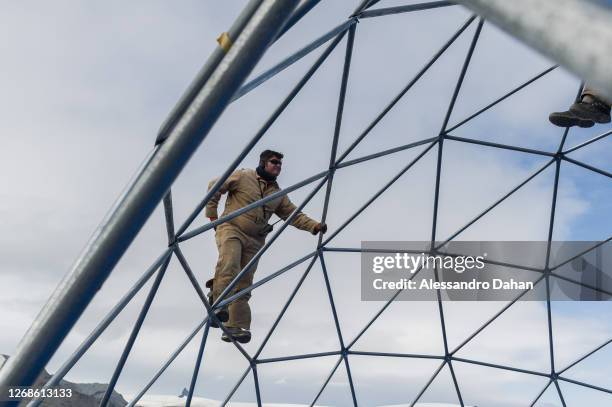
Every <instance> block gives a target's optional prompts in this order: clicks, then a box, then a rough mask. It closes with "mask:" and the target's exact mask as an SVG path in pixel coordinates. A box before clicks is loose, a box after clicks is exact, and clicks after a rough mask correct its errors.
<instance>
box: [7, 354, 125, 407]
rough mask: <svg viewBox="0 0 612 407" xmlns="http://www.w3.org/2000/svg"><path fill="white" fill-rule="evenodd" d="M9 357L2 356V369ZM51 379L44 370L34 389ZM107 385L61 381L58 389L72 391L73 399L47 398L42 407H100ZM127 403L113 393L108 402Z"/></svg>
mask: <svg viewBox="0 0 612 407" xmlns="http://www.w3.org/2000/svg"><path fill="white" fill-rule="evenodd" d="M8 358H9V357H8V356H7V355H0V369H2V366H4V364H5V363H6V361H7V360H8ZM50 378H51V375H50V374H49V373H48V372H47V371H46V370H44V371H43V372H42V373H41V374H40V376H39V377H38V379H37V380H36V382H35V383H34V385H33V387H42V386H44V385H45V383H46V382H47V381H48V380H49V379H50ZM107 386H108V385H107V384H103V383H72V382H69V381H67V380H61V381H60V383H59V386H57V387H58V388H62V389H72V397H70V398H47V399H45V400H44V401H43V402H42V403H41V406H42V407H98V406H99V405H100V401H102V397H103V396H104V392H105V391H106V388H107ZM29 400H30V399H22V405H25V404H26V403H24V402H27V401H29ZM126 405H127V401H125V399H124V398H123V396H121V394H119V393H117V392H116V391H113V393H112V395H111V397H110V400H109V402H108V406H109V407H125V406H126Z"/></svg>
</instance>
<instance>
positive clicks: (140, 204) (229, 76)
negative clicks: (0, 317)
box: [0, 0, 298, 404]
mask: <svg viewBox="0 0 612 407" xmlns="http://www.w3.org/2000/svg"><path fill="white" fill-rule="evenodd" d="M297 3H298V1H297V0H263V1H262V4H261V5H260V6H259V7H258V8H257V10H256V11H255V12H254V13H253V15H252V17H251V18H249V19H248V22H247V23H246V24H245V27H244V29H243V30H242V31H241V32H240V35H239V36H238V37H237V38H236V40H235V41H234V43H233V45H232V46H231V48H230V49H229V51H228V52H227V54H225V55H224V57H223V59H221V60H220V61H219V62H218V63H217V64H216V65H215V69H214V71H213V73H212V74H211V76H210V78H209V79H208V80H207V81H206V84H205V85H204V86H203V87H202V88H201V90H200V91H199V92H198V94H197V96H196V98H195V99H194V100H193V102H192V103H190V106H189V108H188V109H187V110H186V111H185V113H184V114H182V115H181V118H180V119H179V120H178V121H177V124H176V126H173V127H172V131H171V132H170V136H169V137H168V138H167V139H166V141H165V142H163V143H162V144H160V145H157V146H156V147H155V148H154V149H153V152H152V154H151V155H150V156H149V157H148V158H147V160H146V162H145V165H144V166H143V167H141V169H140V170H139V171H138V173H137V175H136V176H135V177H134V179H133V181H132V182H131V183H130V184H129V187H128V188H127V190H126V191H125V193H124V194H122V195H121V197H120V198H119V200H118V201H117V202H116V204H115V205H114V206H113V208H112V209H111V211H110V212H109V214H108V216H107V217H106V219H105V220H104V221H103V222H102V224H101V226H100V227H99V228H98V229H97V231H96V232H95V234H94V236H93V237H92V239H91V240H90V242H89V243H88V244H87V246H86V247H85V249H84V250H83V252H82V254H81V255H80V256H79V258H78V259H77V261H76V262H75V264H74V266H73V267H72V269H71V271H70V272H69V273H68V274H67V276H66V277H65V278H64V280H63V281H62V282H61V283H60V285H59V286H58V287H57V289H56V291H55V292H54V293H53V294H52V295H51V297H50V298H49V300H48V302H47V304H46V305H45V306H44V307H43V309H42V311H41V312H40V314H39V315H38V317H37V318H36V319H35V320H34V322H33V324H32V325H31V327H30V329H29V330H28V332H27V333H26V334H25V336H24V337H23V339H22V341H21V343H20V344H19V346H18V348H17V350H16V351H15V354H14V355H13V356H12V357H11V358H10V359H9V360H8V361H7V363H6V364H5V365H4V367H3V368H2V370H0V391H2V390H3V389H5V388H8V387H15V386H29V385H32V384H33V383H34V380H35V379H36V377H38V375H39V373H40V372H41V371H42V369H43V368H44V367H45V366H46V364H47V362H48V361H49V359H51V357H52V356H53V354H54V353H55V351H56V350H57V348H58V347H59V346H60V344H61V343H62V341H63V340H64V338H65V337H66V335H67V334H68V332H69V331H70V330H71V329H72V327H73V326H74V324H75V323H76V321H77V320H78V318H79V317H80V316H81V314H82V313H83V311H84V310H85V307H86V306H87V305H88V304H89V303H90V302H91V300H92V299H93V297H94V296H95V294H96V293H97V291H98V290H99V289H100V287H101V286H102V284H103V283H104V282H105V281H106V279H107V277H108V276H109V274H110V273H111V271H112V270H113V268H114V266H115V265H116V264H117V262H118V261H119V259H120V258H121V256H122V255H123V253H124V252H125V251H126V250H127V248H128V246H129V245H130V243H131V242H132V240H133V239H134V238H135V237H136V235H137V233H138V232H139V230H140V229H141V228H142V226H143V225H144V223H145V222H146V221H147V219H148V218H149V216H150V215H151V213H152V212H153V210H154V209H155V207H156V206H157V204H158V203H159V202H160V201H161V200H162V198H163V196H164V195H165V194H166V192H167V190H168V189H169V187H170V186H171V185H172V183H173V181H174V180H175V179H176V177H177V176H178V175H179V174H180V172H181V171H182V169H183V167H184V166H185V165H186V164H187V162H188V161H189V159H190V158H191V156H192V154H193V153H194V151H195V150H196V149H197V147H198V146H199V145H200V143H201V142H202V141H203V140H204V138H205V137H206V135H207V134H208V132H209V131H210V129H211V128H212V127H213V125H214V124H215V122H216V121H217V119H218V118H219V116H220V115H221V114H222V113H223V111H224V109H225V107H226V106H227V104H228V103H229V101H230V98H231V97H232V95H233V93H234V92H235V91H236V90H238V88H239V87H240V85H241V84H242V82H243V81H244V80H245V78H246V77H247V76H248V75H249V73H250V72H251V71H252V69H253V68H254V67H255V65H256V63H257V62H258V61H259V59H260V58H261V57H262V56H263V54H264V52H265V51H266V49H267V47H268V45H269V44H270V42H271V41H272V40H273V39H274V38H275V36H276V34H277V33H278V31H279V29H280V28H281V27H282V25H283V23H284V22H285V21H286V19H287V18H288V17H289V15H290V14H291V12H292V11H293V9H294V8H295V6H296V4H297ZM12 404H15V403H12Z"/></svg>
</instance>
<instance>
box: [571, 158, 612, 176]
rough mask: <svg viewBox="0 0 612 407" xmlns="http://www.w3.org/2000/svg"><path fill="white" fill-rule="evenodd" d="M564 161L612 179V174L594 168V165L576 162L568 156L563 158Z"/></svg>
mask: <svg viewBox="0 0 612 407" xmlns="http://www.w3.org/2000/svg"><path fill="white" fill-rule="evenodd" d="M563 159H564V160H565V161H567V162H570V163H572V164H575V165H577V166H579V167H582V168H586V169H587V170H591V171H593V172H596V173H598V174H601V175H605V176H606V177H608V178H612V174H610V173H609V172H608V171H604V170H602V169H600V168H596V167H593V166H592V165H588V164H585V163H583V162H581V161H578V160H574V159H573V158H570V157H568V156H566V155H564V156H563Z"/></svg>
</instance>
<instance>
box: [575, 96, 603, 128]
mask: <svg viewBox="0 0 612 407" xmlns="http://www.w3.org/2000/svg"><path fill="white" fill-rule="evenodd" d="M570 111H571V112H572V113H574V115H576V116H578V117H579V118H580V119H583V120H591V121H593V122H595V123H610V105H609V104H607V103H605V102H602V101H601V100H599V99H596V98H594V97H587V96H584V97H583V98H582V101H580V102H578V103H574V104H573V105H572V106H571V107H570Z"/></svg>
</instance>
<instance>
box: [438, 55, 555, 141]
mask: <svg viewBox="0 0 612 407" xmlns="http://www.w3.org/2000/svg"><path fill="white" fill-rule="evenodd" d="M558 67H559V65H553V66H551V67H550V68H548V69H545V70H544V71H542V72H540V73H539V74H537V75H536V76H534V77H533V78H531V79H529V80H528V81H527V82H525V83H523V84H522V85H519V86H517V87H516V88H514V89H512V90H511V91H510V92H508V93H506V94H505V95H504V96H502V97H500V98H498V99H495V100H494V101H493V102H491V103H489V104H488V105H486V106H485V107H483V108H482V109H480V110H479V111H477V112H476V113H474V114H472V115H471V116H469V117H466V118H465V119H463V120H461V121H460V122H459V123H457V124H455V125H454V126H452V127H451V128H449V129H448V130H446V132H447V133H450V132H451V131H453V130H455V129H458V128H459V127H461V126H463V125H464V124H465V123H467V122H469V121H471V120H472V119H474V118H476V117H477V116H480V115H481V114H482V113H484V112H486V111H487V110H489V109H490V108H492V107H493V106H495V105H497V104H498V103H500V102H503V101H504V100H506V99H508V98H509V97H510V96H512V95H514V94H515V93H517V92H518V91H520V90H522V89H524V88H526V87H527V86H529V85H531V84H532V83H533V82H535V81H537V80H538V79H540V78H541V77H543V76H545V75H547V74H548V73H550V72H552V71H554V70H555V69H557V68H558Z"/></svg>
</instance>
